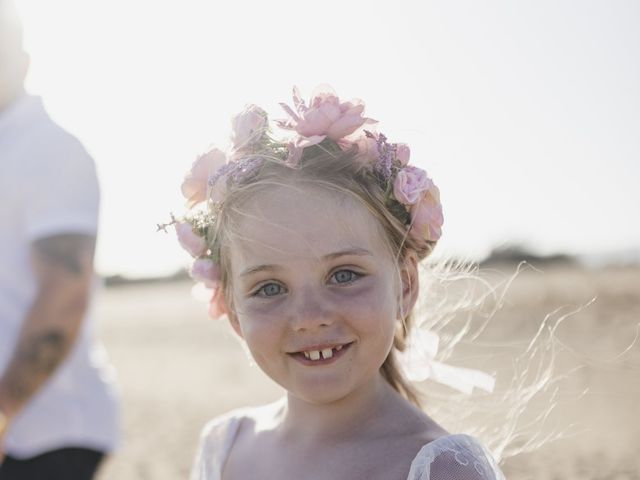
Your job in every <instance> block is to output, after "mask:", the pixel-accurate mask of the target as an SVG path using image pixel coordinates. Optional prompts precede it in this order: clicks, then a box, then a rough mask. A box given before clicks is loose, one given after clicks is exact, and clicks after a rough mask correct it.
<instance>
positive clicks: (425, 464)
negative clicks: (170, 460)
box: [190, 407, 505, 480]
mask: <svg viewBox="0 0 640 480" xmlns="http://www.w3.org/2000/svg"><path fill="white" fill-rule="evenodd" d="M259 412H260V407H259V408H246V409H240V410H234V411H232V412H229V413H227V414H225V415H222V416H220V417H217V418H215V419H213V420H212V421H210V422H209V423H208V424H207V425H206V426H205V427H204V429H203V431H202V435H201V437H200V444H199V446H198V451H197V454H196V458H195V461H194V464H193V468H192V470H191V477H190V480H221V478H222V469H223V467H224V463H225V461H226V459H227V457H228V456H229V452H230V451H231V447H232V445H233V442H234V440H235V436H236V434H237V432H238V429H239V428H240V424H241V422H242V420H243V418H248V417H249V418H254V419H255V418H257V417H258V416H259ZM504 479H505V477H504V474H503V473H502V472H501V471H500V468H499V467H498V465H497V464H496V462H495V461H494V459H493V457H492V456H491V454H489V452H488V451H487V450H486V449H485V448H484V446H483V445H482V444H481V443H480V442H479V441H478V440H476V439H475V438H473V437H471V436H469V435H463V434H456V435H447V436H444V437H440V438H438V439H436V440H434V441H432V442H429V443H427V444H426V445H425V446H424V447H422V448H421V449H420V451H419V452H418V454H417V455H416V456H415V458H414V459H413V461H412V462H411V470H410V471H409V476H408V477H407V480H504Z"/></svg>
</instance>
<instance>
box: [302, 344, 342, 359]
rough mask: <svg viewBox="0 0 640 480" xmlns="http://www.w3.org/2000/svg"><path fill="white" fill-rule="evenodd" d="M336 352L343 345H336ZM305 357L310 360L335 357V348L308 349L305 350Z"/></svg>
mask: <svg viewBox="0 0 640 480" xmlns="http://www.w3.org/2000/svg"><path fill="white" fill-rule="evenodd" d="M334 348H335V350H336V352H339V351H340V350H342V345H338V346H337V347H334ZM302 353H303V354H304V357H305V358H306V359H308V360H320V358H331V357H333V348H325V349H323V350H308V351H303V352H302Z"/></svg>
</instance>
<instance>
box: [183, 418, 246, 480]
mask: <svg viewBox="0 0 640 480" xmlns="http://www.w3.org/2000/svg"><path fill="white" fill-rule="evenodd" d="M242 418H243V415H242V413H241V411H240V410H234V411H232V412H229V413H227V414H225V415H222V416H219V417H216V418H214V419H213V420H211V421H210V422H209V423H207V424H206V425H205V427H204V428H203V429H202V433H201V435H200V441H199V444H198V450H197V453H196V457H195V460H194V462H193V466H192V468H191V476H190V477H189V478H190V480H220V478H221V476H222V467H223V466H224V462H225V460H226V459H227V457H228V455H229V451H230V450H231V446H232V445H233V441H234V439H235V437H236V434H237V433H238V429H239V428H240V423H241V422H242Z"/></svg>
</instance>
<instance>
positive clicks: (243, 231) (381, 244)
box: [230, 185, 388, 264]
mask: <svg viewBox="0 0 640 480" xmlns="http://www.w3.org/2000/svg"><path fill="white" fill-rule="evenodd" d="M241 214H242V216H241V218H240V219H239V222H238V223H237V228H236V229H235V230H236V231H235V232H234V233H235V234H234V235H233V238H232V239H231V242H230V243H231V245H230V253H231V259H232V262H233V263H242V264H245V263H251V262H254V261H266V260H272V261H274V260H277V259H282V260H284V259H295V258H309V257H310V258H322V257H325V256H327V255H330V254H333V253H336V252H339V251H344V250H349V249H351V250H353V249H363V250H367V251H370V252H371V253H372V254H374V255H382V254H388V249H387V248H386V243H385V241H384V232H383V229H382V227H381V225H380V223H379V221H378V220H377V219H376V217H375V216H374V215H373V214H372V213H371V212H370V211H369V210H368V209H367V207H366V206H365V205H364V204H363V203H362V202H361V201H359V200H358V199H356V198H353V197H352V196H351V195H349V194H348V193H344V192H341V191H333V190H327V189H323V188H320V187H317V186H308V185H305V186H300V187H298V186H279V187H276V188H275V189H272V190H270V191H269V192H263V193H261V194H259V195H257V196H256V197H255V198H252V199H251V201H250V202H248V203H247V204H246V205H245V206H244V207H243V208H242V209H241Z"/></svg>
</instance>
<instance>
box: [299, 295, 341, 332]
mask: <svg viewBox="0 0 640 480" xmlns="http://www.w3.org/2000/svg"><path fill="white" fill-rule="evenodd" d="M332 323H333V315H332V313H331V308H330V306H329V305H328V303H327V301H326V299H323V298H322V296H321V294H320V293H319V292H317V291H316V290H315V289H314V288H311V287H310V288H306V289H304V290H302V291H300V292H299V298H298V301H297V302H295V304H294V311H293V312H292V315H291V327H292V328H293V329H294V330H296V331H300V330H312V329H314V328H318V327H323V326H329V325H331V324H332Z"/></svg>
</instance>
